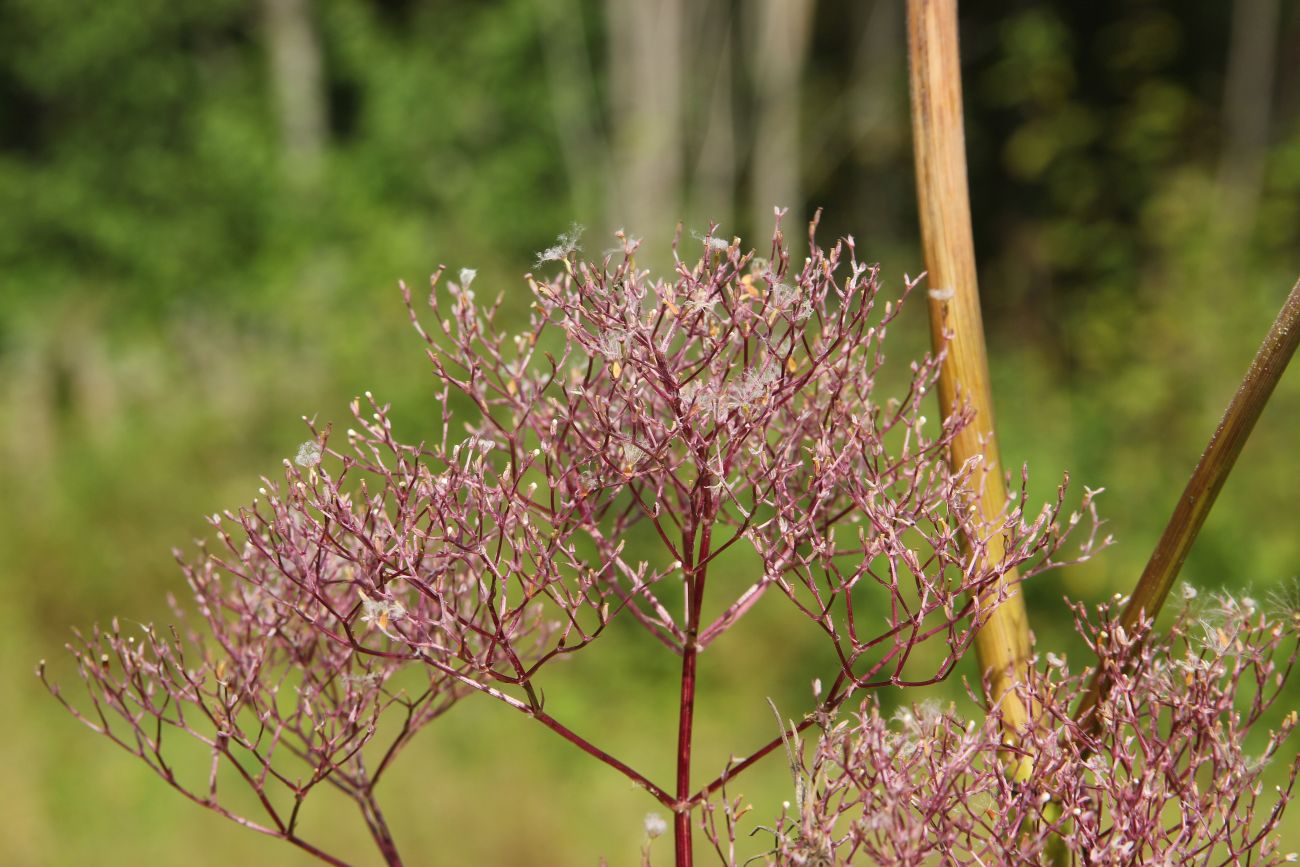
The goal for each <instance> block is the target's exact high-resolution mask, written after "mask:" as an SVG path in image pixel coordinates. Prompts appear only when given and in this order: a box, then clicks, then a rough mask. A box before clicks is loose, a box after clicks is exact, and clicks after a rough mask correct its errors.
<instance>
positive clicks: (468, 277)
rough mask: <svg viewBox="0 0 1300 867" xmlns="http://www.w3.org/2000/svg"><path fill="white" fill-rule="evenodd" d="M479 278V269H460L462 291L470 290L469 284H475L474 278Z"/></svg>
mask: <svg viewBox="0 0 1300 867" xmlns="http://www.w3.org/2000/svg"><path fill="white" fill-rule="evenodd" d="M477 276H478V270H477V269H474V268H461V269H460V288H462V289H468V288H469V284H471V283H473V282H474V278H475V277H477Z"/></svg>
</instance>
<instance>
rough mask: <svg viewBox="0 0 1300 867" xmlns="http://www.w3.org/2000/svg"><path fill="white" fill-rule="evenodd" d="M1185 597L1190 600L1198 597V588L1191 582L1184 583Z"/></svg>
mask: <svg viewBox="0 0 1300 867" xmlns="http://www.w3.org/2000/svg"><path fill="white" fill-rule="evenodd" d="M1183 598H1184V599H1188V600H1191V599H1195V598H1196V588H1195V587H1193V586H1192V585H1191V584H1184V585H1183Z"/></svg>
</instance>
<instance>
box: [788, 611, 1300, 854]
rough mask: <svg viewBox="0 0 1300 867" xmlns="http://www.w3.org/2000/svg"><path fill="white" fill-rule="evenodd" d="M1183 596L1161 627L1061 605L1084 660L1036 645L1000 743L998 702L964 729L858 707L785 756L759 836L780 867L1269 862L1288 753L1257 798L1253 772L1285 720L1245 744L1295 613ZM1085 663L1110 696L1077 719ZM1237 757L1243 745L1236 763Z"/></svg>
mask: <svg viewBox="0 0 1300 867" xmlns="http://www.w3.org/2000/svg"><path fill="white" fill-rule="evenodd" d="M1196 595H1197V594H1196V593H1195V591H1194V590H1192V589H1191V588H1190V587H1188V588H1186V589H1185V591H1184V605H1183V606H1182V608H1181V610H1180V611H1179V612H1178V613H1177V615H1176V616H1175V618H1174V622H1173V623H1172V625H1171V626H1170V627H1169V628H1168V630H1167V631H1162V632H1155V631H1154V630H1153V629H1152V623H1151V621H1150V620H1149V619H1144V620H1142V621H1140V622H1139V624H1138V628H1137V629H1135V630H1132V631H1127V630H1125V629H1124V627H1123V625H1121V624H1120V622H1119V620H1120V618H1119V610H1118V608H1117V607H1116V606H1114V605H1111V604H1107V605H1102V606H1099V608H1098V609H1097V611H1096V615H1095V618H1094V615H1093V614H1092V613H1090V612H1089V611H1088V610H1087V609H1085V608H1084V607H1083V606H1074V612H1075V622H1076V627H1077V629H1078V631H1079V634H1080V635H1081V636H1083V638H1084V641H1085V643H1086V645H1087V647H1088V648H1089V650H1091V651H1092V652H1093V653H1094V654H1095V655H1096V658H1097V660H1098V662H1097V664H1096V665H1095V666H1083V667H1082V668H1081V669H1075V670H1072V669H1071V666H1070V665H1069V662H1068V660H1066V659H1064V658H1062V657H1058V656H1057V655H1056V654H1054V653H1052V652H1050V651H1049V652H1047V653H1046V654H1045V658H1044V659H1043V660H1041V661H1039V662H1038V664H1036V665H1035V666H1033V667H1031V668H1029V669H1028V670H1027V673H1026V677H1025V678H1024V679H1023V680H1021V681H1020V682H1019V683H1018V684H1017V687H1016V688H1017V689H1018V690H1019V692H1020V694H1021V698H1022V700H1023V701H1025V702H1026V703H1027V704H1032V705H1033V706H1035V707H1037V708H1038V709H1039V713H1038V715H1037V717H1036V720H1035V722H1034V723H1033V724H1032V725H1030V726H1028V727H1025V728H1022V729H1020V730H1019V731H1018V733H1017V734H1018V736H1017V738H1016V739H1015V740H1014V741H1013V742H1009V741H1008V740H1007V738H1006V726H1005V720H1004V719H1003V716H1002V714H1001V712H1000V708H999V707H998V706H996V705H994V706H989V705H987V704H985V703H984V699H983V695H985V694H987V693H983V694H980V695H976V696H974V699H975V702H976V703H977V705H983V707H984V710H985V713H984V714H982V715H980V716H979V718H978V719H967V718H963V716H962V715H960V714H959V713H958V712H957V711H956V710H955V708H947V709H945V708H942V707H940V706H939V705H938V704H936V703H927V704H922V705H920V706H915V707H913V708H911V709H908V710H903V711H901V712H899V713H897V714H896V715H895V716H894V718H893V720H887V719H885V718H884V717H883V716H882V714H881V713H880V709H879V704H878V702H876V701H874V700H872V699H868V700H867V701H864V702H863V703H862V704H861V707H860V708H859V709H858V710H857V712H856V713H855V714H853V715H852V716H850V717H848V718H845V719H842V720H838V721H836V720H831V719H830V718H825V719H823V720H822V724H823V725H822V730H821V732H820V735H819V737H818V739H817V742H816V744H815V747H814V748H813V750H812V754H811V757H810V758H808V757H806V756H805V753H804V751H802V750H798V751H796V750H792V751H791V760H792V765H793V768H794V771H795V775H796V780H797V783H798V785H797V788H796V795H797V797H796V803H795V805H793V806H788V807H787V811H786V813H785V814H783V815H782V816H781V818H780V820H779V821H778V822H777V823H776V825H775V826H774V827H773V829H772V830H773V832H774V833H775V834H776V860H777V861H778V862H779V863H782V864H800V865H812V864H844V863H859V862H862V863H876V864H928V863H957V864H1000V865H1038V864H1043V863H1045V861H1048V859H1050V858H1053V857H1055V858H1056V859H1057V860H1056V861H1055V862H1049V863H1060V861H1059V859H1060V855H1059V854H1058V855H1056V856H1053V854H1052V853H1053V849H1052V847H1053V846H1055V847H1057V851H1058V852H1062V851H1063V852H1064V854H1065V856H1066V858H1067V860H1066V863H1075V864H1106V865H1130V864H1150V865H1175V864H1178V865H1183V864H1198V865H1199V864H1221V865H1228V864H1278V863H1283V862H1294V861H1296V860H1297V856H1296V854H1295V853H1290V854H1283V853H1281V852H1279V851H1278V841H1277V839H1276V832H1277V830H1278V828H1279V827H1280V823H1281V819H1282V811H1283V809H1284V808H1285V807H1286V805H1287V803H1288V802H1289V801H1290V799H1291V795H1292V790H1293V788H1294V786H1295V780H1296V774H1297V771H1298V770H1300V758H1297V757H1296V756H1295V754H1294V751H1293V752H1292V757H1291V759H1290V764H1289V768H1287V769H1286V770H1285V771H1284V773H1283V776H1282V782H1281V783H1280V784H1276V785H1273V786H1270V787H1268V788H1269V789H1271V791H1268V792H1267V793H1265V788H1266V787H1265V784H1264V781H1263V774H1264V769H1265V767H1266V765H1268V763H1269V762H1270V761H1271V760H1272V759H1273V758H1275V757H1276V756H1277V755H1278V754H1279V753H1282V752H1283V745H1284V742H1285V741H1286V740H1287V738H1289V737H1290V735H1291V734H1292V733H1293V732H1294V730H1295V728H1296V712H1295V711H1294V710H1291V711H1290V712H1289V713H1287V714H1285V715H1283V716H1282V718H1281V720H1280V721H1279V722H1278V724H1277V727H1276V728H1273V729H1269V730H1268V731H1267V733H1265V734H1262V736H1261V737H1259V738H1258V741H1259V743H1258V745H1257V746H1255V747H1250V748H1248V746H1247V740H1248V738H1250V736H1251V732H1252V730H1254V729H1257V728H1260V726H1261V720H1262V719H1263V718H1264V716H1265V714H1266V712H1267V711H1268V710H1269V709H1270V708H1271V707H1272V706H1273V705H1274V703H1275V702H1276V700H1277V698H1278V696H1279V694H1280V693H1281V690H1282V688H1283V683H1284V682H1285V680H1286V678H1287V676H1288V675H1289V674H1290V672H1291V670H1292V669H1293V668H1294V666H1295V662H1296V656H1297V636H1298V635H1300V609H1298V608H1297V607H1296V606H1295V604H1294V602H1293V601H1291V602H1287V601H1284V600H1278V604H1274V605H1271V606H1261V605H1259V604H1258V603H1256V602H1255V601H1254V600H1252V599H1250V598H1249V597H1243V598H1240V599H1238V598H1233V597H1231V596H1228V595H1222V594H1221V595H1216V596H1215V597H1213V598H1212V599H1211V600H1210V601H1209V602H1208V603H1201V602H1199V600H1197V599H1196ZM1098 668H1099V669H1101V670H1102V671H1104V672H1106V673H1107V674H1108V676H1109V677H1110V678H1111V681H1112V686H1111V688H1110V689H1109V690H1107V692H1106V693H1105V695H1104V697H1103V698H1102V699H1101V701H1100V703H1099V704H1098V705H1097V706H1096V707H1094V708H1093V709H1092V711H1091V713H1092V714H1095V717H1096V719H1095V722H1093V721H1092V720H1090V719H1088V720H1078V719H1077V718H1076V717H1077V714H1076V715H1075V716H1072V715H1071V707H1072V705H1074V704H1075V703H1076V702H1077V700H1078V698H1079V696H1080V695H1081V694H1083V693H1085V692H1086V691H1087V688H1088V683H1089V681H1090V680H1091V677H1092V674H1093V673H1094V672H1095V671H1096V670H1097V669H1098ZM1252 749H1254V750H1257V751H1255V752H1252Z"/></svg>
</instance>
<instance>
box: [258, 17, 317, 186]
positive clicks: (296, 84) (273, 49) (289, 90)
mask: <svg viewBox="0 0 1300 867" xmlns="http://www.w3.org/2000/svg"><path fill="white" fill-rule="evenodd" d="M262 13H263V16H262V17H263V24H264V26H265V28H266V43H267V53H268V55H269V61H270V74H271V84H272V87H273V88H274V90H275V99H276V108H277V115H278V117H279V121H280V136H281V142H282V144H283V147H284V157H285V163H286V165H287V167H288V169H289V171H290V172H291V173H293V174H294V175H295V176H296V177H298V178H300V179H304V180H310V179H311V178H312V177H314V175H315V174H316V173H317V172H318V171H319V168H320V163H321V160H322V157H323V156H324V153H325V144H326V138H327V135H328V107H327V102H326V95H325V86H324V76H323V73H322V61H321V47H320V38H319V36H318V34H317V32H316V26H315V23H314V22H313V21H312V4H311V0H262Z"/></svg>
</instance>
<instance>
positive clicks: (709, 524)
mask: <svg viewBox="0 0 1300 867" xmlns="http://www.w3.org/2000/svg"><path fill="white" fill-rule="evenodd" d="M696 491H697V493H696V495H695V502H694V503H692V504H691V505H692V510H693V511H694V512H695V520H692V521H691V522H690V524H689V525H688V529H687V531H686V532H685V533H684V534H683V537H684V538H683V539H682V549H683V553H684V554H685V555H686V558H687V562H685V563H684V564H683V566H682V568H683V569H685V570H686V581H687V589H688V590H689V592H690V597H689V600H688V601H689V608H688V610H687V612H686V642H685V645H684V646H683V648H682V692H681V704H680V707H679V710H678V716H677V803H676V805H675V808H674V814H673V843H674V846H675V850H676V854H677V867H691V864H692V862H693V859H694V853H693V851H692V845H691V812H692V806H693V804H692V803H691V800H690V799H691V740H692V736H693V734H694V726H695V683H696V680H695V671H696V662H697V659H698V657H699V651H700V645H699V634H700V608H701V603H702V602H703V601H704V581H705V577H706V576H707V574H708V571H709V544H710V539H711V537H712V530H713V513H712V510H711V504H712V497H711V496H710V494H709V492H708V479H707V477H706V475H705V474H702V475H701V478H700V480H699V482H698V483H697V487H696ZM701 501H703V502H701ZM696 527H700V551H699V557H698V558H697V557H696V556H695V529H696ZM697 564H698V565H697Z"/></svg>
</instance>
